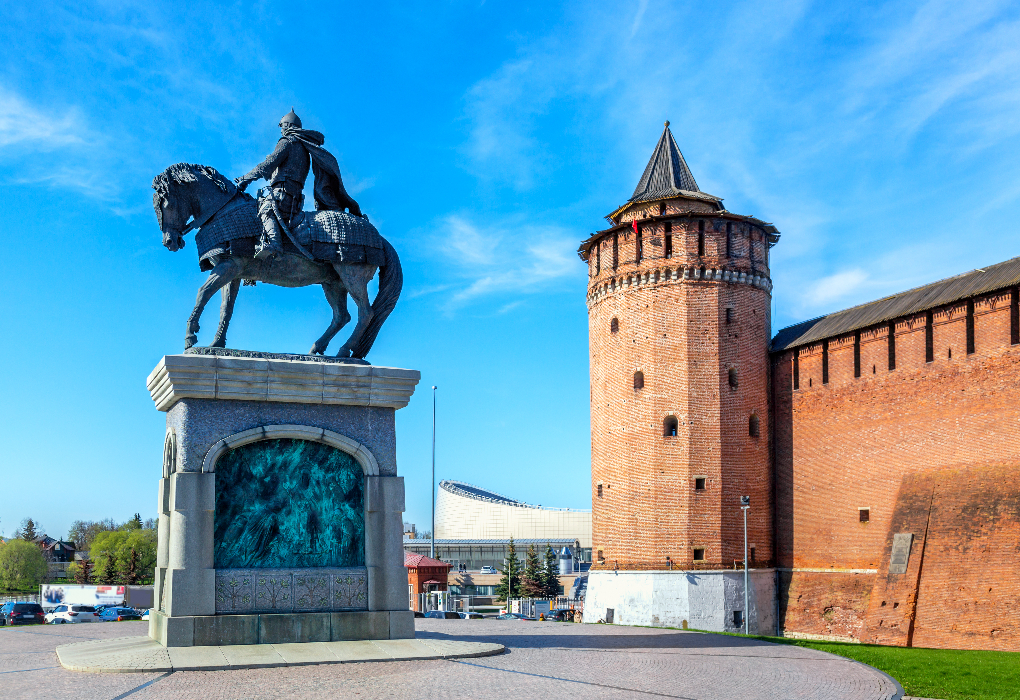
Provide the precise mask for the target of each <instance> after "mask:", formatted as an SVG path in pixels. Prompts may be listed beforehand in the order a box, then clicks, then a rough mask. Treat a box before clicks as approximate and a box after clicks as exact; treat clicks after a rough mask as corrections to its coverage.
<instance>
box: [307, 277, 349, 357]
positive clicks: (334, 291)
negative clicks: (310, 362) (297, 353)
mask: <svg viewBox="0 0 1020 700" xmlns="http://www.w3.org/2000/svg"><path fill="white" fill-rule="evenodd" d="M322 291H323V292H325V294H326V301H328V302H329V305H330V307H331V308H332V309H333V320H332V321H331V322H330V324H329V328H327V329H326V332H325V333H323V334H322V337H321V338H319V339H318V340H316V341H315V345H313V346H312V349H311V350H309V351H308V354H309V355H321V354H323V353H324V352H326V347H327V346H328V345H329V341H331V340H333V336H335V335H336V334H337V332H338V331H339V330H340V329H341V328H343V327H344V326H346V325H347V322H348V321H350V320H351V315H350V314H349V313H348V312H347V290H346V289H344V286H343V284H341V282H340V280H335V281H332V282H323V283H322Z"/></svg>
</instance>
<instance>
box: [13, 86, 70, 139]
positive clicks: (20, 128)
mask: <svg viewBox="0 0 1020 700" xmlns="http://www.w3.org/2000/svg"><path fill="white" fill-rule="evenodd" d="M87 135H88V133H87V130H86V128H85V127H84V125H83V124H82V123H81V115H80V114H79V113H78V111H77V110H76V109H74V108H70V109H66V110H63V111H62V112H61V113H59V114H53V113H49V112H47V111H45V110H43V109H41V108H39V107H37V106H36V105H33V104H31V103H29V102H28V101H27V100H26V99H24V98H23V97H22V96H21V95H18V94H16V93H14V92H11V91H10V90H7V89H4V88H3V87H0V146H2V147H11V146H19V147H23V148H31V149H32V150H35V151H52V150H54V149H57V148H61V147H64V146H68V145H72V144H75V145H77V144H81V143H83V141H84V140H85V139H84V138H83V137H86V136H87Z"/></svg>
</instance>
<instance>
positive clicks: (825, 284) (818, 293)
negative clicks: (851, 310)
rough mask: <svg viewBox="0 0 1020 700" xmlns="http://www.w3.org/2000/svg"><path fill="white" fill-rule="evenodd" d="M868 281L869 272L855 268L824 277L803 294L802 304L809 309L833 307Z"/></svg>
mask: <svg viewBox="0 0 1020 700" xmlns="http://www.w3.org/2000/svg"><path fill="white" fill-rule="evenodd" d="M867 281H868V273H866V272H865V271H864V270H860V269H853V270H844V271H842V272H837V273H835V274H832V275H828V276H827V277H822V278H820V279H817V280H815V281H814V282H813V283H811V284H810V285H809V286H808V288H807V289H806V290H805V292H804V295H803V296H802V306H803V308H804V309H806V310H809V311H814V310H824V309H831V308H832V306H833V304H835V303H836V302H841V301H845V300H846V299H848V298H850V297H852V296H853V295H854V294H855V293H856V292H857V291H858V289H859V288H860V287H861V286H862V285H863V284H864V283H865V282H867Z"/></svg>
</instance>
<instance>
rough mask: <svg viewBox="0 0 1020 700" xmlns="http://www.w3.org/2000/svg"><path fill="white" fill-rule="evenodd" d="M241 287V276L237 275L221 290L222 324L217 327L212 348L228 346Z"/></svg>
mask: <svg viewBox="0 0 1020 700" xmlns="http://www.w3.org/2000/svg"><path fill="white" fill-rule="evenodd" d="M240 288H241V278H240V277H235V278H234V279H232V280H230V282H228V283H227V284H225V285H223V288H222V289H221V290H220V292H221V294H222V295H223V301H221V302H220V325H219V327H218V328H217V329H216V337H215V338H213V341H212V345H210V346H209V347H211V348H225V347H227V327H228V326H229V325H230V317H231V316H233V315H234V301H236V300H237V290H238V289H240Z"/></svg>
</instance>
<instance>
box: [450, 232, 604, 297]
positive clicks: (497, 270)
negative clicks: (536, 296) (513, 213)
mask: <svg viewBox="0 0 1020 700" xmlns="http://www.w3.org/2000/svg"><path fill="white" fill-rule="evenodd" d="M433 236H434V238H435V240H436V241H437V244H436V248H437V249H438V250H439V251H440V252H441V254H442V255H443V256H444V257H445V258H446V259H447V260H448V261H449V262H450V263H451V264H452V266H453V274H454V276H456V277H457V278H458V279H459V280H460V283H459V284H456V285H455V286H454V289H456V290H457V291H455V292H454V293H453V294H452V295H451V296H450V298H449V301H448V302H447V305H446V310H447V311H453V310H455V309H457V308H460V307H463V306H465V305H467V304H469V303H471V302H473V301H475V300H477V299H480V298H482V297H506V296H508V295H509V296H519V295H523V294H532V293H535V292H539V291H542V290H546V289H549V288H550V287H552V286H554V285H555V284H556V283H557V282H561V281H566V280H572V279H575V278H577V277H579V276H583V275H584V267H583V265H580V264H578V260H577V255H576V253H575V252H574V250H575V249H576V248H577V240H578V234H577V232H576V231H568V230H566V229H563V228H561V227H557V226H536V225H534V224H529V223H527V222H521V221H518V220H516V219H512V220H505V221H498V222H495V223H489V224H477V223H475V222H474V221H472V220H470V219H469V218H467V217H466V216H464V215H461V214H453V215H450V216H447V217H445V218H444V219H442V220H441V221H440V222H439V223H438V224H437V225H436V226H435V227H434V233H433ZM519 301H520V300H514V301H510V302H506V303H505V304H504V305H503V306H502V307H501V309H500V313H506V312H507V311H510V310H511V309H513V308H515V307H516V305H517V303H518V302H519Z"/></svg>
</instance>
